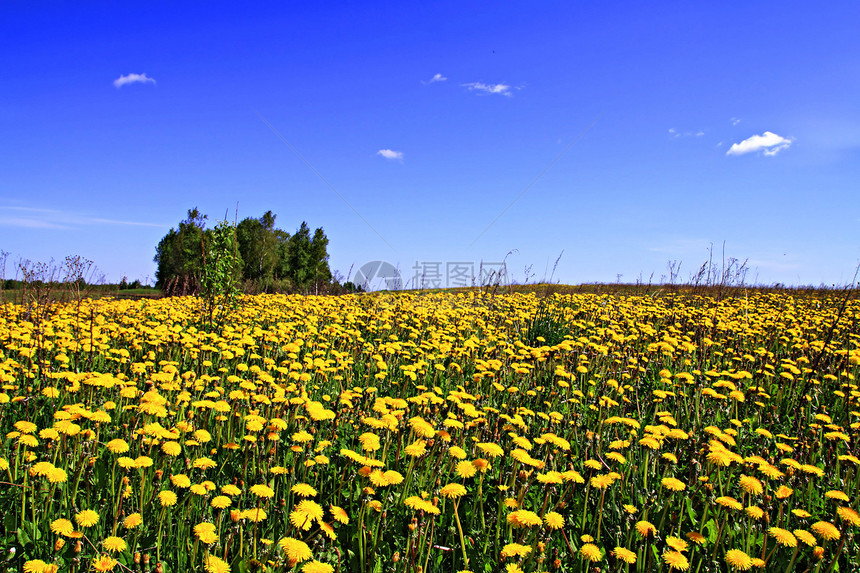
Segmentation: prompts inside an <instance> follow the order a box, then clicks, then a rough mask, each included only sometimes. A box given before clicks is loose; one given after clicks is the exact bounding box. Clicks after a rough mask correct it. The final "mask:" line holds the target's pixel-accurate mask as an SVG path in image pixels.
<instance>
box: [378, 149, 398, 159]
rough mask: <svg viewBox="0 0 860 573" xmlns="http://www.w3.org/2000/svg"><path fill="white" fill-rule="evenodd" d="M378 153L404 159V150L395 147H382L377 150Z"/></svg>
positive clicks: (389, 157)
mask: <svg viewBox="0 0 860 573" xmlns="http://www.w3.org/2000/svg"><path fill="white" fill-rule="evenodd" d="M376 154H377V155H381V156H382V157H384V158H386V159H401V160H402V159H403V152H402V151H394V150H393V149H380V150H379V151H377V152H376Z"/></svg>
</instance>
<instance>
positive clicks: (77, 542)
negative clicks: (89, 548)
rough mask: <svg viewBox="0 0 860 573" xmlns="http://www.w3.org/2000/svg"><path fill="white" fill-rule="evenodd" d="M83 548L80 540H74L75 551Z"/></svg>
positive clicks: (78, 551)
mask: <svg viewBox="0 0 860 573" xmlns="http://www.w3.org/2000/svg"><path fill="white" fill-rule="evenodd" d="M83 548H84V544H83V543H82V542H81V540H80V539H78V540H77V541H75V553H80V552H81V550H82V549H83Z"/></svg>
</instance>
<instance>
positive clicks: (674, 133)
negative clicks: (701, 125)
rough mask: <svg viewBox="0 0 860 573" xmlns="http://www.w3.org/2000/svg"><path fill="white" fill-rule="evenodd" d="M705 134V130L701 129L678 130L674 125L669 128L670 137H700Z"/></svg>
mask: <svg viewBox="0 0 860 573" xmlns="http://www.w3.org/2000/svg"><path fill="white" fill-rule="evenodd" d="M703 135H705V132H704V131H702V130H699V131H684V132H680V131H678V130H677V129H675V128H674V127H670V128H669V136H670V137H676V138H677V137H702V136H703Z"/></svg>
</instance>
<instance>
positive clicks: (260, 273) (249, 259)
mask: <svg viewBox="0 0 860 573" xmlns="http://www.w3.org/2000/svg"><path fill="white" fill-rule="evenodd" d="M275 218H276V215H275V214H274V213H272V212H271V211H266V213H264V214H263V216H262V217H260V218H259V219H253V218H251V217H248V218H246V219H243V220H242V221H241V222H240V223H239V225H238V226H237V227H236V239H237V243H238V246H239V254H240V255H241V257H242V262H243V268H242V275H243V277H244V278H245V279H247V280H257V281H262V282H265V283H268V282H270V281H271V280H272V279H273V278H275V272H276V269H277V268H278V263H279V253H278V237H277V234H276V229H275Z"/></svg>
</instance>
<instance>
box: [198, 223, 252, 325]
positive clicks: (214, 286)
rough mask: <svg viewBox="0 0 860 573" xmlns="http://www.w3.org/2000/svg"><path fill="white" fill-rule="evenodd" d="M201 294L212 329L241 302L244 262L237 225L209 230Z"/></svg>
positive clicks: (223, 224)
mask: <svg viewBox="0 0 860 573" xmlns="http://www.w3.org/2000/svg"><path fill="white" fill-rule="evenodd" d="M205 243H206V248H205V251H204V252H205V257H204V261H203V277H202V281H201V282H202V285H201V293H200V294H202V295H203V302H204V305H205V311H206V312H205V315H206V316H208V318H209V327H210V328H211V327H212V325H213V323H215V322H219V323H220V322H222V321H223V320H224V318H225V317H226V316H227V314H228V313H229V312H230V311H232V310H233V309H234V308H236V305H237V304H238V301H239V294H240V291H239V286H238V284H239V281H240V280H241V278H242V259H241V258H240V257H239V249H238V248H237V245H236V226H235V225H233V224H232V223H229V222H228V221H221V222H220V223H218V224H217V225H216V226H215V228H214V229H211V230H208V231H206V241H205Z"/></svg>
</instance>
